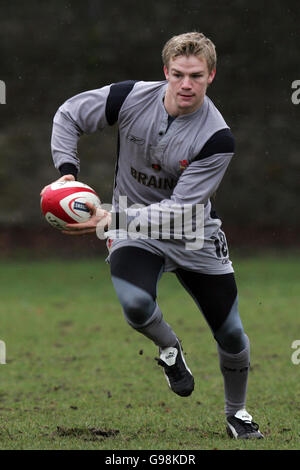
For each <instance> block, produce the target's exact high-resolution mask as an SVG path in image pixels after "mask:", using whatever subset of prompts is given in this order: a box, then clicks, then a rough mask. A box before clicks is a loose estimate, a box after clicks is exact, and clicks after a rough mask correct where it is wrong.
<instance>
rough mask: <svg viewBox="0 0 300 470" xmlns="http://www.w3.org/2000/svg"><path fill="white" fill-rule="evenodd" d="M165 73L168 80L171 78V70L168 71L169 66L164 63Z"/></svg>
mask: <svg viewBox="0 0 300 470" xmlns="http://www.w3.org/2000/svg"><path fill="white" fill-rule="evenodd" d="M164 74H165V77H166V80H169V72H168V67H167V66H166V65H164Z"/></svg>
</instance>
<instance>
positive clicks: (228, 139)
mask: <svg viewBox="0 0 300 470" xmlns="http://www.w3.org/2000/svg"><path fill="white" fill-rule="evenodd" d="M234 151H235V140H234V137H233V135H232V132H231V130H230V129H221V130H220V131H218V132H216V133H215V134H213V135H212V137H211V138H210V139H208V141H207V142H206V144H205V145H204V147H203V148H202V150H201V152H200V153H199V154H198V155H197V157H196V158H195V159H194V161H197V160H202V159H203V158H207V157H210V156H211V155H215V154H217V153H234Z"/></svg>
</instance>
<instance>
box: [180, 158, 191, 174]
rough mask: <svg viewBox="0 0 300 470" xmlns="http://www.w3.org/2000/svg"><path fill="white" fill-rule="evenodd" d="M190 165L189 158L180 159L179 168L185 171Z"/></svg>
mask: <svg viewBox="0 0 300 470" xmlns="http://www.w3.org/2000/svg"><path fill="white" fill-rule="evenodd" d="M188 166H189V162H188V160H179V170H180V171H181V172H183V171H184V170H185V169H186V168H187V167H188Z"/></svg>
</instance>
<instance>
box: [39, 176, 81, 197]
mask: <svg viewBox="0 0 300 470" xmlns="http://www.w3.org/2000/svg"><path fill="white" fill-rule="evenodd" d="M58 181H75V176H74V175H64V176H61V177H60V178H58V180H56V181H54V183H57V182H58ZM50 184H52V183H50ZM50 184H47V186H44V188H43V189H42V190H41V192H40V196H42V195H43V193H44V192H45V191H46V189H47V188H48V187H49V186H50Z"/></svg>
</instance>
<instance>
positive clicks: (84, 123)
mask: <svg viewBox="0 0 300 470" xmlns="http://www.w3.org/2000/svg"><path fill="white" fill-rule="evenodd" d="M135 83H136V82H135V81H134V80H128V81H126V82H119V83H114V84H112V85H108V86H105V87H102V88H99V89H96V90H91V91H86V92H84V93H80V94H78V95H76V96H73V97H72V98H70V99H69V100H67V101H66V102H65V103H64V104H63V105H62V106H60V108H59V109H58V111H57V112H56V114H55V116H54V120H53V128H52V138H51V151H52V157H53V161H54V165H55V167H56V168H57V169H58V170H59V171H60V173H61V175H66V174H73V175H74V176H75V178H76V177H77V174H78V172H79V169H80V161H79V158H78V153H77V145H78V140H79V138H80V136H81V135H82V134H92V133H94V132H96V131H97V130H101V129H103V128H104V127H105V126H106V125H113V124H115V122H117V120H118V117H119V111H120V109H121V107H122V105H123V103H124V101H125V99H126V97H127V96H128V94H129V93H130V92H131V91H132V89H133V87H134V84H135Z"/></svg>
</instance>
